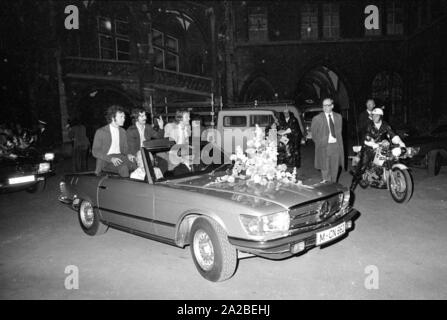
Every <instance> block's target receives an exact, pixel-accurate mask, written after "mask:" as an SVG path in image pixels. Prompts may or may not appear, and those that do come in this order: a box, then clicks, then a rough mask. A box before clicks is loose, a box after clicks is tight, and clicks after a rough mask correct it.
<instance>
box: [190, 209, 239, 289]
mask: <svg viewBox="0 0 447 320" xmlns="http://www.w3.org/2000/svg"><path fill="white" fill-rule="evenodd" d="M189 244H190V249H191V255H192V258H193V261H194V264H195V266H196V268H197V270H198V271H199V273H200V274H201V275H202V277H204V278H205V279H207V280H209V281H213V282H218V281H224V280H227V279H229V278H231V277H232V276H233V274H234V272H235V271H236V267H237V251H236V248H235V247H233V246H232V245H231V244H230V243H229V242H228V239H227V234H226V232H225V230H224V229H223V228H222V227H221V225H220V224H218V223H217V222H216V221H214V220H212V219H207V218H201V217H200V218H197V219H196V220H195V221H194V223H193V225H192V227H191V232H190V235H189ZM205 254H206V255H207V256H206V257H205V256H204V255H205Z"/></svg>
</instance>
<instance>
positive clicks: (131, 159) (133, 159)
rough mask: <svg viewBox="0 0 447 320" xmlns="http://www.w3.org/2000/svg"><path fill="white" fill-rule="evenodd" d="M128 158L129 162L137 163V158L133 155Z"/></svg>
mask: <svg viewBox="0 0 447 320" xmlns="http://www.w3.org/2000/svg"><path fill="white" fill-rule="evenodd" d="M127 158H128V159H129V161H135V162H137V158H135V156H134V155H133V154H128V155H127Z"/></svg>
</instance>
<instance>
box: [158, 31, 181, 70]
mask: <svg viewBox="0 0 447 320" xmlns="http://www.w3.org/2000/svg"><path fill="white" fill-rule="evenodd" d="M152 45H153V46H154V55H155V67H157V68H160V69H166V70H171V71H177V72H178V71H179V46H178V39H176V38H174V37H172V36H170V35H165V34H164V33H163V32H161V31H159V30H157V29H152Z"/></svg>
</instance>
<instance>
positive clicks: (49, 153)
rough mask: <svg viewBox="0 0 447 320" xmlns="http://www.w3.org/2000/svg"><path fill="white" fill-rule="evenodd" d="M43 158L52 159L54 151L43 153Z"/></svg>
mask: <svg viewBox="0 0 447 320" xmlns="http://www.w3.org/2000/svg"><path fill="white" fill-rule="evenodd" d="M43 159H44V160H45V161H53V160H54V153H52V152H48V153H45V155H44V156H43Z"/></svg>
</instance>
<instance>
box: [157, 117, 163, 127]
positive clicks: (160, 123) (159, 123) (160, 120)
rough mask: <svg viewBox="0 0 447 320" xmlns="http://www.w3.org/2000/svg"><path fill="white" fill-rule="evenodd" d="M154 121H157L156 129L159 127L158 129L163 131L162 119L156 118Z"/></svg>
mask: <svg viewBox="0 0 447 320" xmlns="http://www.w3.org/2000/svg"><path fill="white" fill-rule="evenodd" d="M155 120H157V123H158V127H159V128H160V129H163V125H164V121H163V118H162V117H161V116H160V117H158V118H156V119H155Z"/></svg>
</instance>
